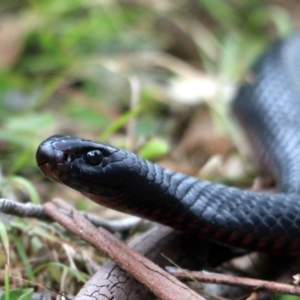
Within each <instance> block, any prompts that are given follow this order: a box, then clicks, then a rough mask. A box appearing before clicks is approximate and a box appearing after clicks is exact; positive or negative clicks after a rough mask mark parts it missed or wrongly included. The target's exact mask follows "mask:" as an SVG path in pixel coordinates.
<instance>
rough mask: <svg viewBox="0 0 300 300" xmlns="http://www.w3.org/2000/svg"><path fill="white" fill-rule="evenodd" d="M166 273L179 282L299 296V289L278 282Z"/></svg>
mask: <svg viewBox="0 0 300 300" xmlns="http://www.w3.org/2000/svg"><path fill="white" fill-rule="evenodd" d="M168 271H169V273H171V274H172V275H174V276H175V277H176V278H178V279H180V280H186V279H188V280H191V278H193V279H194V280H197V281H201V282H206V283H217V284H227V285H233V286H239V287H244V288H250V289H252V290H254V291H262V292H266V291H268V292H272V293H281V294H290V295H298V296H299V295H300V287H298V286H293V285H290V284H285V283H280V282H274V281H266V280H259V279H252V278H243V277H238V276H232V275H224V274H217V273H210V272H206V271H202V272H197V271H182V270H180V271H177V269H176V270H174V268H168Z"/></svg>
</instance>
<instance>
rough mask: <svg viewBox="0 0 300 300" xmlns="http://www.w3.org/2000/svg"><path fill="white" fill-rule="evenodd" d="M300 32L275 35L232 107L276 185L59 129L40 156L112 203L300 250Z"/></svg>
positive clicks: (256, 245)
mask: <svg viewBox="0 0 300 300" xmlns="http://www.w3.org/2000/svg"><path fill="white" fill-rule="evenodd" d="M299 53H300V33H294V34H293V35H291V36H290V37H288V38H286V39H284V40H280V41H276V42H275V43H273V44H272V45H271V46H270V47H269V48H268V49H267V50H266V51H265V52H264V53H263V54H262V55H261V56H260V57H259V58H258V60H257V61H256V62H255V63H254V64H253V66H252V68H251V69H250V71H249V72H250V73H249V76H248V77H247V79H246V80H244V82H242V83H241V84H240V86H239V88H238V89H237V92H236V95H235V97H234V99H233V101H232V111H233V114H234V115H235V116H236V118H237V120H238V121H239V123H240V124H241V127H242V128H243V129H244V130H245V132H246V134H247V136H248V137H249V140H250V144H252V145H253V149H254V151H255V153H257V157H258V158H259V161H260V163H261V165H262V166H263V167H264V168H266V169H268V171H270V172H271V174H272V175H273V176H274V178H275V180H276V183H277V189H276V191H274V192H272V193H271V192H269V193H267V192H262V191H251V190H247V189H241V188H238V187H231V186H226V185H224V184H221V183H215V182H209V181H206V180H201V179H199V178H196V177H193V176H188V175H185V174H183V173H179V172H175V171H172V170H169V169H166V168H163V167H161V166H159V165H157V164H155V163H152V162H150V161H147V160H145V159H143V158H141V157H139V156H137V155H136V154H134V153H132V152H129V151H126V150H123V149H119V148H116V147H113V146H111V145H108V144H105V143H102V142H96V141H92V140H88V139H82V138H77V137H72V136H68V135H54V136H51V137H49V138H47V139H46V140H44V141H43V142H42V143H41V144H40V146H39V147H38V150H37V153H36V160H37V164H38V166H39V168H40V169H41V171H42V172H43V173H44V174H45V175H46V176H47V177H49V178H50V179H52V180H54V181H57V182H59V183H61V184H63V185H66V186H68V187H70V188H73V189H75V190H77V191H79V192H81V193H82V194H83V195H84V196H86V197H87V198H89V199H91V200H93V201H94V202H96V203H98V204H100V205H104V206H106V207H109V208H112V209H115V210H118V211H122V212H125V213H128V214H132V215H136V216H139V217H142V218H146V219H148V220H151V221H155V222H158V223H160V224H163V225H167V226H170V227H172V228H174V229H176V230H179V231H182V232H184V233H186V234H191V235H194V236H196V237H199V238H203V239H207V240H210V241H213V242H216V243H219V244H224V245H228V246H234V247H237V248H244V249H247V250H257V251H260V252H265V253H272V254H286V255H295V254H297V253H299V252H300V203H299V200H300V199H299V198H300V96H299V95H300V55H299Z"/></svg>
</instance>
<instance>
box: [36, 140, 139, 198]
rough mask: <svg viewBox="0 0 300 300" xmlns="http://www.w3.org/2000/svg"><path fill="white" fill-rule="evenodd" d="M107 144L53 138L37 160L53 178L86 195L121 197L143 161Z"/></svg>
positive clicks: (132, 181) (47, 141)
mask: <svg viewBox="0 0 300 300" xmlns="http://www.w3.org/2000/svg"><path fill="white" fill-rule="evenodd" d="M136 158H137V157H136V156H135V155H134V154H132V153H129V152H127V151H125V150H121V149H118V148H115V147H112V146H109V145H107V144H104V143H98V142H94V141H90V140H85V139H79V138H75V137H70V136H62V135H54V136H51V137H49V138H48V139H46V140H45V141H44V142H42V143H41V145H40V146H39V148H38V150H37V153H36V160H37V164H38V166H39V168H40V169H41V171H42V172H43V173H44V174H45V175H46V176H47V177H49V178H50V179H52V180H55V181H57V182H59V183H62V184H65V185H67V186H69V187H71V188H73V189H76V190H78V191H80V192H81V193H83V194H93V195H96V196H107V197H108V196H109V197H111V196H118V195H120V194H122V193H123V190H124V189H127V188H128V187H129V186H130V185H132V183H137V181H136V180H138V178H140V176H139V175H140V174H141V173H142V170H143V168H142V163H143V160H141V159H136Z"/></svg>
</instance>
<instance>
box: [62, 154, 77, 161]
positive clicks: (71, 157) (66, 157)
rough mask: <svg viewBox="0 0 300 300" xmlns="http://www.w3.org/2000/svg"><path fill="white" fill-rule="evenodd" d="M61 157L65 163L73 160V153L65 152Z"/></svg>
mask: <svg viewBox="0 0 300 300" xmlns="http://www.w3.org/2000/svg"><path fill="white" fill-rule="evenodd" d="M63 159H64V161H65V162H66V163H71V162H72V161H74V160H75V155H74V153H69V152H65V153H64V155H63Z"/></svg>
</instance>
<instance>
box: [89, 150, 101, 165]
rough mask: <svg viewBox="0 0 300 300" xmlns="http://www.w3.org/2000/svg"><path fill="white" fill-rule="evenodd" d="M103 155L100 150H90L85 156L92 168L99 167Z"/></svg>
mask: <svg viewBox="0 0 300 300" xmlns="http://www.w3.org/2000/svg"><path fill="white" fill-rule="evenodd" d="M102 158H103V155H102V153H101V151H100V150H92V151H89V152H88V153H87V154H86V160H87V162H88V163H89V164H91V165H92V166H95V165H99V164H100V163H101V161H102Z"/></svg>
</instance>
